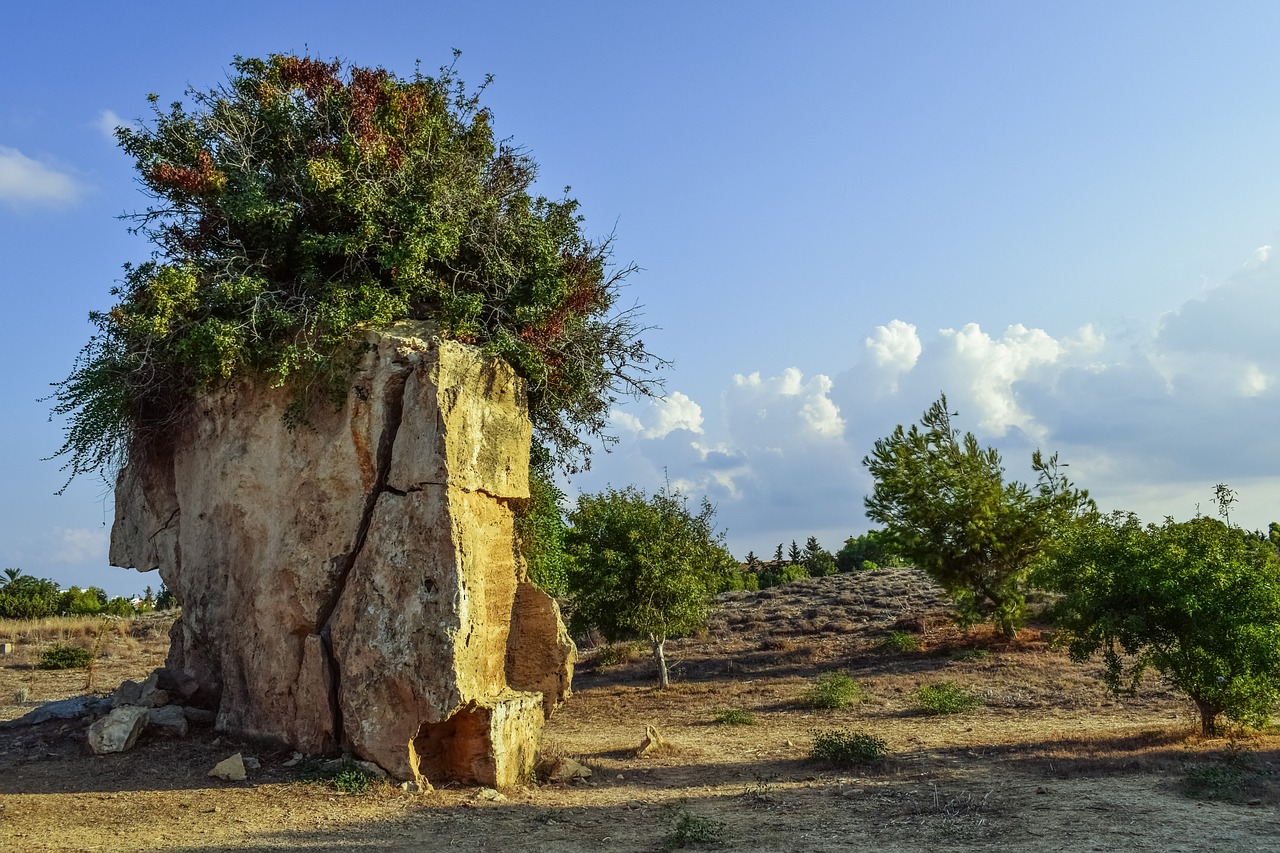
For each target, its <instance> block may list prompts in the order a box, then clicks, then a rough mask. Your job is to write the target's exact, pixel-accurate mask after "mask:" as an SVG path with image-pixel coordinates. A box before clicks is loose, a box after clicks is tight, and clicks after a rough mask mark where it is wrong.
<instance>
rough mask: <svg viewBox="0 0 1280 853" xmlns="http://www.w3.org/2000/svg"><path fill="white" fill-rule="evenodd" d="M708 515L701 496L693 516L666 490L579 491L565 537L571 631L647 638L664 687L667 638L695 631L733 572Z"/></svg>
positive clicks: (683, 501)
mask: <svg viewBox="0 0 1280 853" xmlns="http://www.w3.org/2000/svg"><path fill="white" fill-rule="evenodd" d="M714 516H715V509H714V508H713V507H712V506H711V504H710V503H709V502H707V500H706V499H705V498H704V499H703V501H702V504H701V508H700V510H699V511H698V512H697V513H694V512H693V511H691V510H690V509H689V505H688V501H687V499H686V498H685V497H684V495H682V494H680V492H678V491H675V490H672V489H670V488H664V489H663V490H661V491H659V492H658V493H656V494H654V495H652V496H649V495H646V494H645V493H644V491H643V490H641V489H637V488H635V487H634V486H628V487H627V488H625V489H622V490H620V491H619V490H616V489H612V488H609V489H606V490H605V491H604V492H601V493H600V494H597V495H590V494H588V495H582V496H580V497H579V498H578V503H577V507H576V508H575V509H574V510H573V511H572V512H571V513H569V524H570V527H569V530H568V532H567V535H566V546H567V550H568V552H569V554H570V555H571V556H572V558H573V561H572V563H571V564H570V571H569V596H570V600H571V602H572V608H571V609H572V615H571V618H570V624H571V625H572V626H573V628H574V629H575V630H576V631H584V630H587V629H589V628H597V629H599V630H600V632H601V633H603V634H604V635H605V637H607V638H608V639H609V640H610V641H616V640H625V639H633V638H642V639H647V640H648V641H649V642H650V643H651V644H652V647H653V655H654V659H655V660H656V661H657V665H658V684H659V685H660V686H661V687H667V686H668V685H669V684H670V676H669V674H668V671H667V661H666V655H665V653H664V644H665V643H666V641H667V639H668V638H672V637H682V636H686V635H688V634H690V633H692V632H694V631H696V630H698V629H699V628H702V627H703V626H704V625H705V624H706V619H707V614H708V613H709V611H710V608H711V601H712V596H713V595H714V594H715V592H716V590H717V589H719V588H720V586H721V585H722V584H723V581H724V578H725V575H726V574H728V573H729V572H734V571H737V567H738V564H737V560H735V559H734V558H733V556H732V555H731V554H730V553H729V552H728V551H726V550H725V548H724V544H723V536H722V535H721V534H719V533H717V532H716V530H715V527H714V524H713V518H714Z"/></svg>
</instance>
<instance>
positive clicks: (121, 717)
mask: <svg viewBox="0 0 1280 853" xmlns="http://www.w3.org/2000/svg"><path fill="white" fill-rule="evenodd" d="M147 717H148V711H147V709H146V708H139V707H137V706H135V705H122V706H121V707H119V708H116V709H115V710H113V711H112V712H111V713H110V714H107V715H106V716H105V717H103V718H102V719H101V720H98V721H97V722H96V723H94V724H93V725H91V726H89V749H91V750H93V752H94V754H95V755H105V754H106V753H110V752H125V751H126V750H129V749H132V748H133V745H134V744H135V743H137V742H138V735H140V734H142V730H143V729H145V728H146V727H147Z"/></svg>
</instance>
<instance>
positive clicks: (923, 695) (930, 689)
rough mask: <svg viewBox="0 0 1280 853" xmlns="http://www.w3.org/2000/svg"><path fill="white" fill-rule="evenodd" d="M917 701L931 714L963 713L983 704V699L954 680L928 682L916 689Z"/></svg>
mask: <svg viewBox="0 0 1280 853" xmlns="http://www.w3.org/2000/svg"><path fill="white" fill-rule="evenodd" d="M916 703H917V704H918V705H919V706H920V708H921V709H922V710H924V711H926V712H927V713H930V714H963V713H965V712H966V711H972V710H973V709H974V708H977V707H980V706H981V705H982V699H980V698H978V697H977V696H974V695H973V694H972V693H969V692H968V691H966V690H964V689H963V688H962V687H960V686H959V685H957V684H956V683H955V682H953V681H943V682H941V683H939V684H926V685H924V686H923V687H921V688H920V689H919V690H917V691H916Z"/></svg>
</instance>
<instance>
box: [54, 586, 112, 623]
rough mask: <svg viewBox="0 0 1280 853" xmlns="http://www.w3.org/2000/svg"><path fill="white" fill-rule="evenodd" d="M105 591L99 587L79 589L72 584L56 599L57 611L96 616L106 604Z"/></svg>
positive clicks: (72, 614)
mask: <svg viewBox="0 0 1280 853" xmlns="http://www.w3.org/2000/svg"><path fill="white" fill-rule="evenodd" d="M107 601H108V599H107V593H106V591H105V590H103V589H102V588H100V587H96V586H91V587H89V588H88V589H81V588H80V587H78V586H73V587H71V589H69V590H67V591H66V592H64V593H62V594H61V596H60V597H59V599H58V613H59V614H68V615H71V616H97V615H98V614H99V613H101V612H102V610H103V608H104V607H106V605H107Z"/></svg>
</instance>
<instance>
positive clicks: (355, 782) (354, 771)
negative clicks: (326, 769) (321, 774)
mask: <svg viewBox="0 0 1280 853" xmlns="http://www.w3.org/2000/svg"><path fill="white" fill-rule="evenodd" d="M370 781H371V779H370V776H369V774H368V773H365V772H364V771H363V770H361V769H360V768H359V767H354V766H350V765H348V766H346V767H343V768H342V769H341V770H339V771H338V772H337V773H335V774H334V776H333V780H332V782H331V784H332V785H333V788H334V790H335V791H339V792H341V793H343V794H367V793H368V792H369V783H370Z"/></svg>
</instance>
